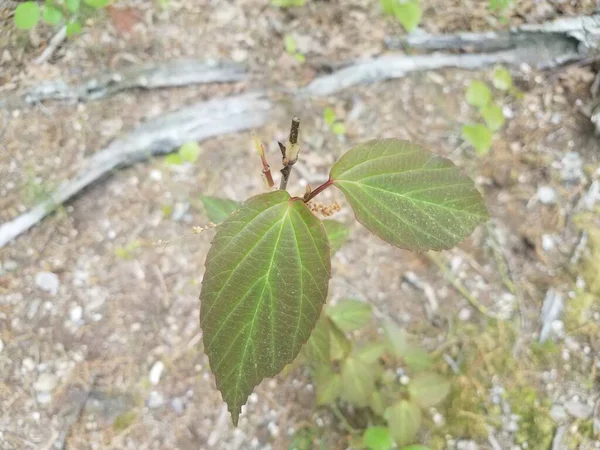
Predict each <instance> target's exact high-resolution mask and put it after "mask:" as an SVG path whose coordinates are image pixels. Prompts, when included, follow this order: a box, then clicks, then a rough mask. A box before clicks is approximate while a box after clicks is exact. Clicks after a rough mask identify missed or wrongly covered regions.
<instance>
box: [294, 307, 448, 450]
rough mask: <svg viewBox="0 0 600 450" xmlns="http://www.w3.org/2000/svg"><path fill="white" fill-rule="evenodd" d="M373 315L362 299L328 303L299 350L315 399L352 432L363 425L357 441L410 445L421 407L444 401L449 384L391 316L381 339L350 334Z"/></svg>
mask: <svg viewBox="0 0 600 450" xmlns="http://www.w3.org/2000/svg"><path fill="white" fill-rule="evenodd" d="M372 320H373V319H372V310H371V307H370V306H369V305H368V304H367V303H364V302H362V301H359V300H354V299H344V300H342V301H340V302H339V303H338V304H336V305H335V306H329V307H327V308H325V313H324V315H323V316H322V318H321V319H320V320H319V322H318V323H317V326H316V328H315V331H314V332H313V334H312V336H311V338H310V339H309V341H308V343H307V344H306V346H304V347H303V350H302V353H301V355H302V358H303V359H304V360H305V361H306V364H307V365H308V367H309V369H310V371H311V374H312V377H313V380H314V383H315V385H316V395H317V403H318V404H319V405H327V406H328V407H330V408H331V409H332V410H333V411H334V412H335V413H336V415H337V416H338V417H340V419H341V420H342V423H345V424H346V426H347V427H348V428H349V429H350V431H352V432H354V433H355V432H356V431H358V430H361V431H360V438H359V439H357V440H356V441H357V442H355V444H356V445H357V446H359V447H360V448H364V447H366V448H367V449H370V450H388V449H391V448H393V447H394V445H395V444H397V445H399V446H400V447H401V448H409V447H402V446H405V445H409V444H412V443H414V441H415V439H416V436H417V433H418V431H419V429H420V427H421V422H422V411H425V412H426V411H427V410H428V408H431V407H432V406H436V405H438V404H439V403H440V402H442V401H443V400H444V398H445V397H446V396H447V395H448V393H449V391H450V383H449V381H448V380H447V379H446V378H445V377H443V376H441V375H439V374H438V373H436V372H435V371H434V370H433V369H432V366H433V361H432V358H431V357H430V355H429V354H428V353H427V352H426V351H425V350H423V349H422V348H420V347H418V346H415V345H414V344H413V343H411V342H410V340H409V339H408V337H407V334H406V333H405V332H404V331H403V330H402V329H400V328H399V327H398V326H397V325H395V324H394V323H393V322H391V321H389V320H386V321H385V323H384V330H385V336H384V337H383V338H382V337H381V336H378V338H377V339H374V340H370V341H368V342H363V343H360V344H357V343H356V342H354V341H353V340H352V339H350V336H352V333H354V332H355V331H357V330H359V329H361V328H363V327H365V326H366V325H367V324H369V323H370V322H372ZM362 430H364V431H362Z"/></svg>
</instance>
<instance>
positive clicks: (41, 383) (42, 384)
mask: <svg viewBox="0 0 600 450" xmlns="http://www.w3.org/2000/svg"><path fill="white" fill-rule="evenodd" d="M57 384H58V377H57V376H56V375H53V374H51V373H43V374H41V375H40V376H39V377H38V379H37V381H36V382H35V383H34V384H33V388H34V389H35V390H36V391H38V392H51V391H52V390H53V389H54V388H55V387H56V385H57Z"/></svg>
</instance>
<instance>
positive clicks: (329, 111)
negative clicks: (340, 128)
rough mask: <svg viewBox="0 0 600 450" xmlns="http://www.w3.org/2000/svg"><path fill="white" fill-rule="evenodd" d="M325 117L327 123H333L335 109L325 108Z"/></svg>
mask: <svg viewBox="0 0 600 450" xmlns="http://www.w3.org/2000/svg"><path fill="white" fill-rule="evenodd" d="M323 119H324V120H325V123H326V124H327V125H329V126H331V125H333V123H334V122H335V111H334V110H333V109H331V108H325V109H324V110H323Z"/></svg>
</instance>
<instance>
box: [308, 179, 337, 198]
mask: <svg viewBox="0 0 600 450" xmlns="http://www.w3.org/2000/svg"><path fill="white" fill-rule="evenodd" d="M332 184H333V180H332V179H331V178H330V179H329V180H327V181H326V182H325V183H323V184H322V185H321V186H319V187H318V188H316V189H315V190H314V191H311V193H310V194H308V195H307V196H305V197H304V203H308V202H310V201H311V200H312V199H313V198H315V197H316V196H317V195H319V194H320V193H321V192H323V191H324V190H325V189H327V188H328V187H329V186H331V185H332Z"/></svg>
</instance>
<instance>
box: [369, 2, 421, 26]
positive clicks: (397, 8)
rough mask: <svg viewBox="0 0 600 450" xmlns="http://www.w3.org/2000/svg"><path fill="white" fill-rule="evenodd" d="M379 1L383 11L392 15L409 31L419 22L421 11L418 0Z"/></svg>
mask: <svg viewBox="0 0 600 450" xmlns="http://www.w3.org/2000/svg"><path fill="white" fill-rule="evenodd" d="M380 3H381V8H382V9H383V13H384V14H386V15H388V16H394V17H395V18H396V20H397V21H398V22H399V23H400V25H402V26H403V27H404V29H405V30H406V31H407V32H409V33H410V32H411V31H413V30H414V29H415V28H417V27H418V26H419V24H420V23H421V18H422V16H423V11H422V9H421V4H420V3H419V0H405V1H402V0H380Z"/></svg>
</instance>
